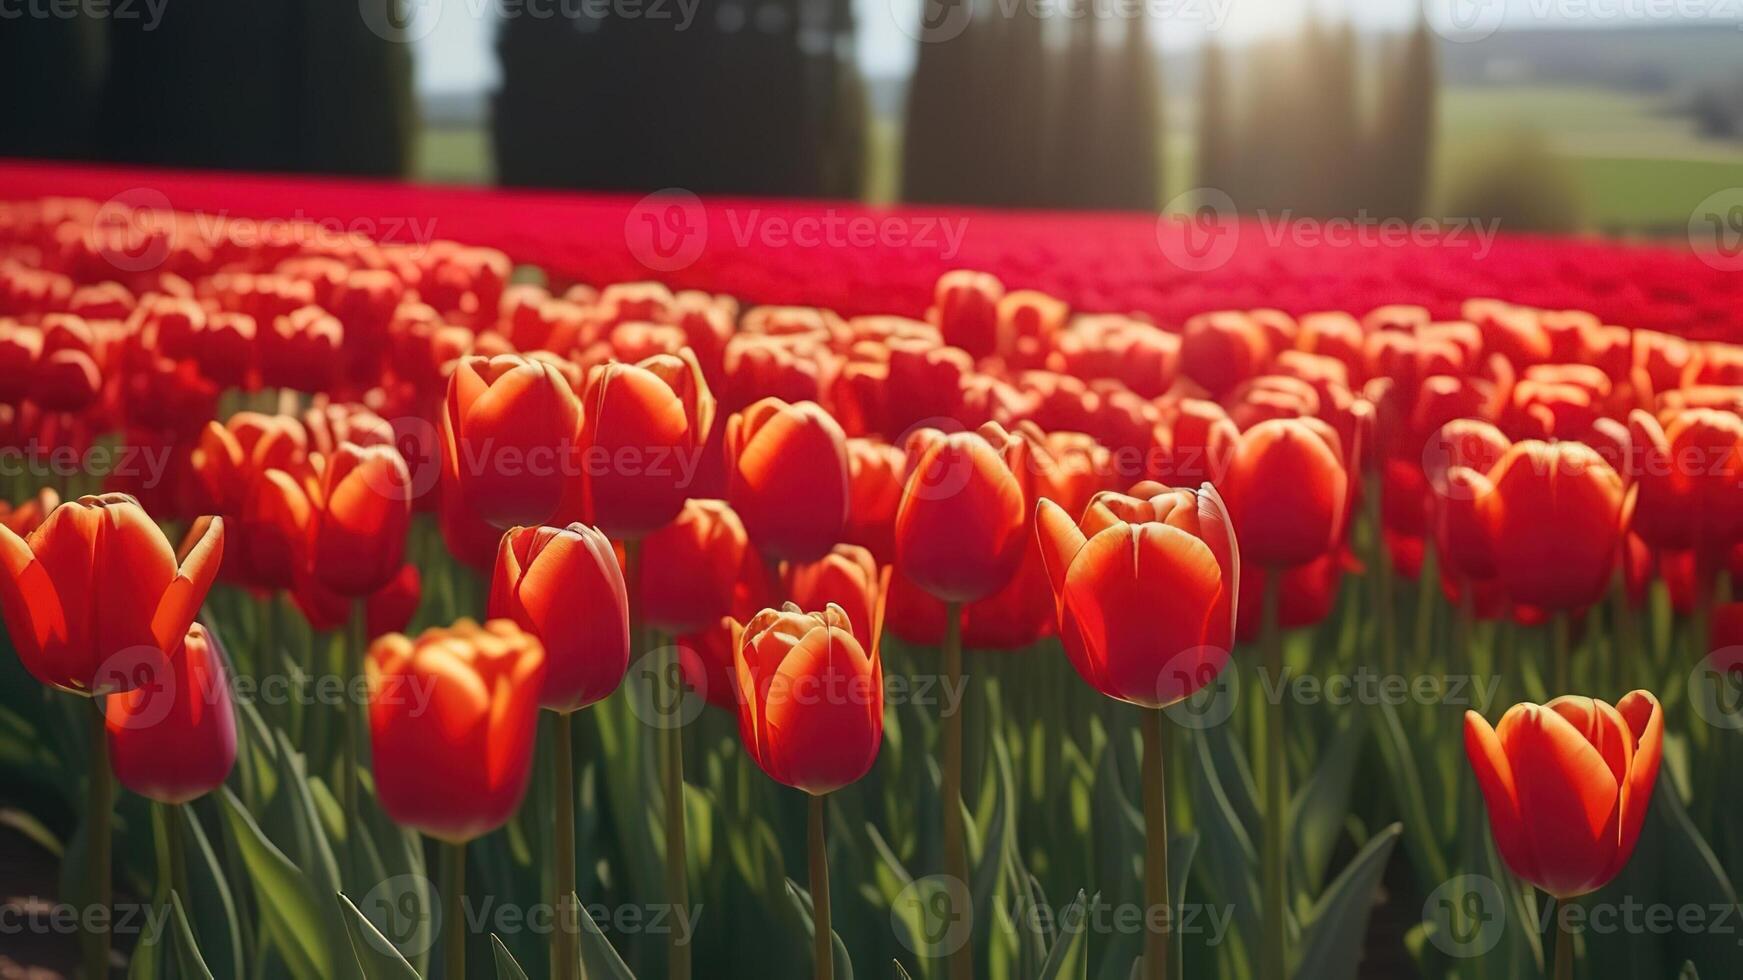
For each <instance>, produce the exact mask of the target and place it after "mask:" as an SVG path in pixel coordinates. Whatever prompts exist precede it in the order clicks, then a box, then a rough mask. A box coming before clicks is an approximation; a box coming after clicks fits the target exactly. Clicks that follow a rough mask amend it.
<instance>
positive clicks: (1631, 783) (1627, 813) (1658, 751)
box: [1606, 691, 1664, 879]
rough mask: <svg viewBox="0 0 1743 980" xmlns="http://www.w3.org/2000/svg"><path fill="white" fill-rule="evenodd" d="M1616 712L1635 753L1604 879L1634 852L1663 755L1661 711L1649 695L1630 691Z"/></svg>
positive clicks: (1617, 870) (1618, 705) (1616, 870)
mask: <svg viewBox="0 0 1743 980" xmlns="http://www.w3.org/2000/svg"><path fill="white" fill-rule="evenodd" d="M1616 713H1617V714H1618V715H1620V716H1621V718H1622V720H1623V723H1624V724H1626V725H1627V726H1628V731H1629V734H1630V735H1631V736H1632V737H1633V738H1634V753H1633V757H1632V760H1631V761H1630V763H1629V766H1628V776H1627V778H1626V779H1624V780H1623V782H1622V794H1621V802H1620V804H1619V807H1620V809H1621V817H1620V819H1618V820H1617V827H1616V833H1617V841H1616V844H1617V846H1616V859H1615V862H1614V863H1613V864H1612V866H1611V867H1610V868H1609V869H1607V870H1608V874H1607V875H1606V879H1608V878H1609V877H1614V876H1615V875H1616V874H1617V873H1619V872H1620V871H1621V870H1622V866H1623V865H1625V864H1627V863H1628V858H1629V856H1630V855H1632V854H1633V853H1634V844H1635V842H1636V841H1638V840H1639V839H1640V828H1641V827H1642V826H1643V825H1644V824H1645V822H1646V811H1647V808H1648V807H1649V806H1650V805H1651V803H1652V790H1653V786H1654V785H1655V784H1656V783H1657V781H1658V768H1659V763H1660V760H1661V759H1662V757H1663V753H1664V710H1663V709H1662V708H1661V707H1659V704H1658V699H1657V698H1655V697H1653V696H1652V694H1651V693H1650V692H1647V691H1633V692H1630V693H1629V694H1628V695H1626V696H1625V697H1623V698H1622V700H1621V701H1618V702H1616Z"/></svg>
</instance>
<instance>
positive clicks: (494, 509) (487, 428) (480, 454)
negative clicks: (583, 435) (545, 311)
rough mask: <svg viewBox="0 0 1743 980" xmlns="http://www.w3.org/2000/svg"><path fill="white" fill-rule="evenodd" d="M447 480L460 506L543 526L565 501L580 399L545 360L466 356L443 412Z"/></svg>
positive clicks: (497, 521)
mask: <svg viewBox="0 0 1743 980" xmlns="http://www.w3.org/2000/svg"><path fill="white" fill-rule="evenodd" d="M441 424H442V434H441V440H442V458H443V473H444V481H445V483H446V484H447V485H448V486H449V487H451V488H452V489H451V492H452V493H453V494H454V498H455V501H456V505H457V506H458V507H460V508H461V509H463V510H464V511H466V512H468V513H470V514H472V515H474V516H476V517H477V518H479V519H481V520H483V521H485V522H488V523H490V524H493V525H495V526H496V527H499V528H506V527H512V526H514V525H516V524H535V525H536V524H541V523H543V522H545V521H547V520H550V519H551V517H552V516H554V515H555V514H556V513H557V510H558V508H559V506H560V505H561V504H562V503H563V500H564V496H565V492H566V491H567V489H568V483H569V482H570V481H572V480H574V479H577V478H578V474H576V473H574V472H572V470H573V469H574V466H573V454H574V450H575V440H576V437H577V435H578V434H579V432H580V429H581V403H580V402H579V401H578V400H577V399H576V397H575V393H574V391H573V390H571V389H570V387H569V383H568V382H567V381H566V380H564V378H563V374H562V372H560V371H559V370H558V369H557V367H556V366H555V365H553V364H551V363H549V362H547V361H544V360H540V359H537V358H527V357H521V356H519V355H514V354H500V355H497V356H496V357H488V358H487V357H480V356H473V357H467V358H463V359H462V360H461V361H460V362H459V363H458V364H456V365H455V367H454V372H453V374H452V375H450V376H449V378H448V396H447V400H446V402H445V403H444V406H443V412H442V423H441Z"/></svg>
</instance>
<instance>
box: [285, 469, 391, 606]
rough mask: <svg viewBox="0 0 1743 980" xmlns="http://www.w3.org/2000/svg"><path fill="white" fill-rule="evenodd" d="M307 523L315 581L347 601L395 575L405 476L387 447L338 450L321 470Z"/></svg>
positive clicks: (366, 592) (384, 584)
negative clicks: (311, 515)
mask: <svg viewBox="0 0 1743 980" xmlns="http://www.w3.org/2000/svg"><path fill="white" fill-rule="evenodd" d="M312 504H313V510H314V513H313V519H312V520H311V521H310V522H309V538H310V549H309V561H310V563H311V568H312V569H313V571H314V576H315V579H316V580H317V581H319V582H320V583H321V584H322V585H324V586H326V587H327V588H329V589H331V590H333V591H334V592H337V593H339V594H340V595H348V596H352V597H362V596H367V595H370V594H372V593H374V592H377V591H379V590H380V589H382V588H383V587H384V586H386V585H387V583H389V582H391V581H393V577H394V576H395V575H398V574H399V569H400V565H401V563H402V562H403V560H404V557H405V539H406V532H407V531H408V530H409V529H410V527H411V519H412V494H411V474H410V472H408V471H407V470H406V465H405V460H404V459H402V458H401V457H400V454H399V450H397V449H394V448H392V447H390V446H367V447H359V446H355V445H352V444H351V443H345V444H344V445H342V446H340V447H339V449H338V451H337V452H335V453H334V454H333V458H332V459H329V460H327V463H326V465H325V466H324V467H323V468H322V470H321V480H320V485H319V487H318V488H317V491H316V495H315V497H314V498H313V500H312Z"/></svg>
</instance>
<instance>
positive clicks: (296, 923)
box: [218, 787, 337, 977]
mask: <svg viewBox="0 0 1743 980" xmlns="http://www.w3.org/2000/svg"><path fill="white" fill-rule="evenodd" d="M218 801H219V802H220V803H221V804H222V805H223V806H222V808H223V811H224V817H225V820H226V822H227V824H228V826H229V829H230V836H231V837H232V839H233V840H235V842H236V846H237V850H239V851H240V852H241V853H242V861H243V863H244V864H246V865H247V866H248V873H249V877H250V878H251V879H253V881H254V889H255V892H256V893H257V895H258V896H259V898H260V902H259V904H260V912H261V917H262V919H263V920H264V921H265V923H266V926H267V928H268V929H269V930H270V931H271V933H272V935H273V946H274V947H275V948H276V949H277V950H278V952H279V954H280V955H281V956H283V957H284V960H285V965H286V966H288V967H289V968H290V972H291V973H292V974H293V975H294V976H299V977H330V976H334V975H336V974H335V970H334V963H333V956H332V949H333V946H332V943H331V941H330V940H331V939H333V938H337V937H329V936H328V935H327V930H326V916H325V913H324V912H323V910H322V908H321V900H320V897H319V896H318V895H316V893H315V890H314V889H313V888H312V887H311V886H310V885H309V880H308V878H307V877H305V876H304V875H303V873H302V871H301V870H300V869H298V868H297V866H296V865H294V864H292V863H291V861H290V859H289V858H287V857H285V856H284V852H283V851H281V850H279V849H278V848H277V847H276V846H274V845H273V843H272V841H269V840H267V839H266V835H264V834H262V833H261V832H260V827H259V825H257V824H256V823H255V822H254V818H253V817H252V816H250V815H249V814H248V811H247V810H245V809H243V806H242V803H241V802H240V801H239V800H237V799H236V796H235V794H233V793H231V792H230V790H229V788H228V787H221V788H220V789H219V790H218Z"/></svg>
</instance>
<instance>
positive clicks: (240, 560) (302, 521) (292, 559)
mask: <svg viewBox="0 0 1743 980" xmlns="http://www.w3.org/2000/svg"><path fill="white" fill-rule="evenodd" d="M243 493H244V494H245V496H244V497H243V500H242V508H241V511H240V512H239V513H237V514H236V515H235V516H234V517H232V518H231V522H230V525H229V526H230V528H231V531H230V541H229V547H228V548H226V549H225V554H224V558H225V562H224V571H225V577H226V578H227V579H233V580H235V581H237V582H240V583H242V584H244V585H247V586H249V587H251V588H256V589H290V588H294V587H296V585H297V581H298V579H299V577H302V576H304V574H305V573H306V571H307V564H308V558H309V527H310V525H311V523H312V522H313V521H314V518H315V507H314V500H315V499H316V498H317V497H318V495H319V493H320V486H319V484H318V483H317V482H316V479H315V476H314V474H313V473H312V472H307V473H304V474H303V475H301V476H293V475H291V474H290V473H287V472H285V471H284V470H277V469H274V470H267V471H266V472H265V473H262V474H260V475H258V476H256V477H254V478H253V479H251V480H248V481H247V482H246V483H245V484H244V488H243Z"/></svg>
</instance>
